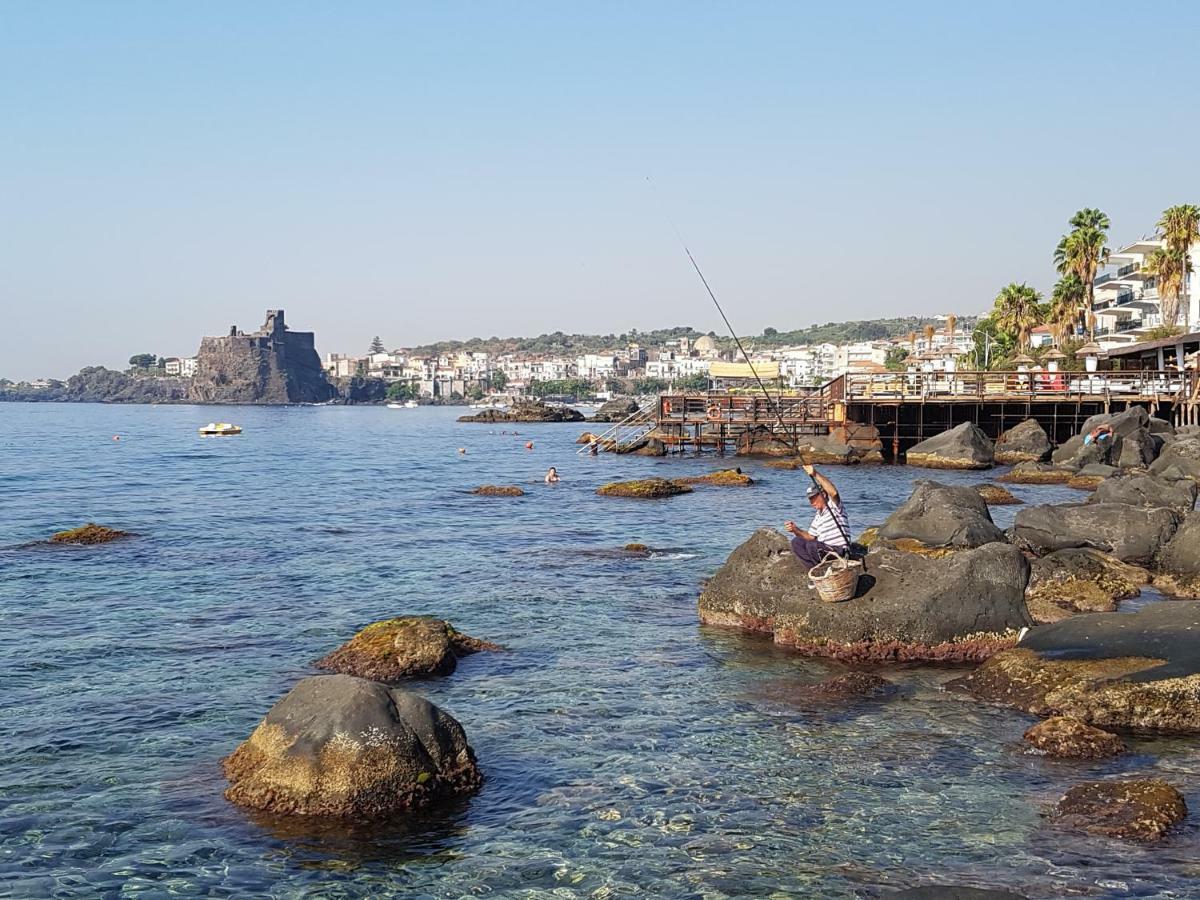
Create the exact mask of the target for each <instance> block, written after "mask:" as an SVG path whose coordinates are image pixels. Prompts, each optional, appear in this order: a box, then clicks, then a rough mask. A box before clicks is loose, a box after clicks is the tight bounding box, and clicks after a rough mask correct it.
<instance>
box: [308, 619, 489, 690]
mask: <svg viewBox="0 0 1200 900" xmlns="http://www.w3.org/2000/svg"><path fill="white" fill-rule="evenodd" d="M499 649H500V647H499V646H498V645H496V644H492V643H489V642H488V641H481V640H479V639H478V638H473V637H470V636H468V635H465V634H462V633H460V632H458V631H456V630H455V629H454V626H453V625H451V624H450V623H449V622H444V621H442V620H441V619H434V618H430V617H429V616H401V617H398V618H395V619H385V620H384V621H382V622H373V623H372V624H370V625H368V626H367V627H366V628H364V629H362V631H360V632H358V634H356V635H354V637H352V638H351V639H350V640H348V641H346V643H344V644H342V645H341V646H340V647H338V648H337V649H336V650H334V651H333V652H332V653H330V654H328V655H327V656H324V657H322V658H321V659H319V660H318V661H317V663H316V666H317V668H318V669H328V670H330V671H332V672H340V673H341V674H343V675H354V676H357V677H359V678H370V679H372V680H373V681H389V682H391V681H399V680H400V679H402V678H413V677H418V676H422V675H449V674H450V673H451V672H453V671H454V670H455V668H457V667H458V660H459V658H460V657H463V656H468V655H469V654H471V653H476V652H478V651H480V650H499Z"/></svg>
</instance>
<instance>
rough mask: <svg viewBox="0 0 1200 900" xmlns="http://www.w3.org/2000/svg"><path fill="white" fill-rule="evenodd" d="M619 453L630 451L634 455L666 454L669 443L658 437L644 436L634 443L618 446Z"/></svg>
mask: <svg viewBox="0 0 1200 900" xmlns="http://www.w3.org/2000/svg"><path fill="white" fill-rule="evenodd" d="M616 452H617V453H628V454H631V455H633V456H666V455H667V445H666V444H664V443H663V442H662V440H661V439H660V438H657V437H644V438H641V439H640V440H638V441H635V442H634V443H633V444H632V445H630V444H621V445H619V446H618V447H617V448H616Z"/></svg>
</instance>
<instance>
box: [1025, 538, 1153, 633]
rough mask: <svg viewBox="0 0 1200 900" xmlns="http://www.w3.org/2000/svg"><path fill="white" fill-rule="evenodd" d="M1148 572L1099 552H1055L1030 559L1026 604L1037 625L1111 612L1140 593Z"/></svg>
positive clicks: (1074, 550)
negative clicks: (1083, 614) (1069, 617)
mask: <svg viewBox="0 0 1200 900" xmlns="http://www.w3.org/2000/svg"><path fill="white" fill-rule="evenodd" d="M1149 581H1150V573H1149V572H1147V571H1146V570H1145V569H1142V568H1139V567H1138V566H1131V565H1129V564H1127V563H1123V562H1120V561H1118V560H1116V559H1114V558H1113V557H1111V556H1108V555H1106V554H1104V553H1101V552H1100V551H1098V550H1089V549H1083V548H1074V549H1070V550H1057V551H1055V552H1054V553H1051V554H1049V555H1047V556H1043V557H1041V558H1039V559H1035V560H1033V563H1032V565H1031V571H1030V576H1029V587H1028V589H1027V590H1026V591H1025V603H1026V605H1027V606H1028V607H1029V613H1030V615H1032V616H1033V618H1034V620H1035V621H1037V622H1038V623H1040V624H1044V623H1049V622H1058V621H1061V620H1062V619H1065V618H1067V617H1068V616H1072V615H1075V614H1076V613H1092V612H1112V611H1114V610H1115V609H1116V608H1117V603H1118V602H1119V601H1121V600H1128V599H1129V598H1130V597H1136V596H1137V595H1138V594H1140V593H1141V586H1142V585H1143V584H1147V583H1148V582H1149Z"/></svg>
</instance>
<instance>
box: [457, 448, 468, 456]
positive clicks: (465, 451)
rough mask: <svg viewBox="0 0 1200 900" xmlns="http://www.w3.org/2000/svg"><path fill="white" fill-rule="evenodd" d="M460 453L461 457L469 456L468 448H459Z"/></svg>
mask: <svg viewBox="0 0 1200 900" xmlns="http://www.w3.org/2000/svg"><path fill="white" fill-rule="evenodd" d="M458 452H459V454H460V455H461V456H466V455H467V448H466V447H459V448H458Z"/></svg>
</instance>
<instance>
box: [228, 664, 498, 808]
mask: <svg viewBox="0 0 1200 900" xmlns="http://www.w3.org/2000/svg"><path fill="white" fill-rule="evenodd" d="M222 766H223V768H224V771H225V777H226V778H227V779H228V780H229V781H230V786H229V788H228V789H227V790H226V791H225V797H226V798H227V799H229V800H231V801H232V802H234V803H237V804H238V805H240V806H248V807H252V808H254V809H261V810H266V811H269V812H272V813H280V814H285V815H297V816H319V817H327V818H336V819H351V820H358V819H362V820H369V819H380V818H386V817H392V816H395V815H397V814H400V813H403V812H404V811H406V810H409V809H414V808H418V807H422V806H427V805H429V804H431V803H433V802H434V801H436V800H437V799H438V797H439V796H444V795H447V794H460V793H466V792H468V791H472V790H474V789H475V788H477V787H478V786H479V784H480V783H481V781H482V778H481V776H480V773H479V769H478V768H477V767H476V764H475V754H474V752H473V751H472V750H471V747H470V746H469V745H468V744H467V738H466V735H465V734H464V733H463V730H462V726H461V725H459V724H458V722H457V721H455V720H454V719H453V718H452V717H451V716H450V715H448V714H447V713H445V712H443V711H442V710H440V709H438V708H437V707H436V706H434V705H433V704H432V703H430V702H429V701H428V700H425V699H424V698H423V697H419V696H417V695H416V694H413V693H410V692H409V691H405V690H401V689H400V688H389V687H388V686H387V685H384V684H380V683H379V682H377V681H368V680H366V679H364V678H354V677H352V676H350V675H314V676H312V677H310V678H305V679H304V680H302V681H301V682H300V683H299V684H297V685H296V686H295V687H294V688H292V689H291V691H289V692H288V694H287V695H286V696H285V697H284V698H283V699H282V700H280V701H279V702H278V703H276V704H275V705H274V706H273V707H272V708H271V711H270V712H268V713H267V715H266V717H265V718H264V719H263V720H262V722H260V723H259V725H258V727H257V728H255V729H254V732H253V733H252V734H251V735H250V737H249V738H248V739H247V740H246V741H245V742H243V743H242V744H241V745H240V746H239V747H238V748H237V749H236V750H235V751H234V752H233V753H232V754H231V755H230V756H228V757H227V758H226V759H225V760H224V761H223V763H222Z"/></svg>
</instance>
